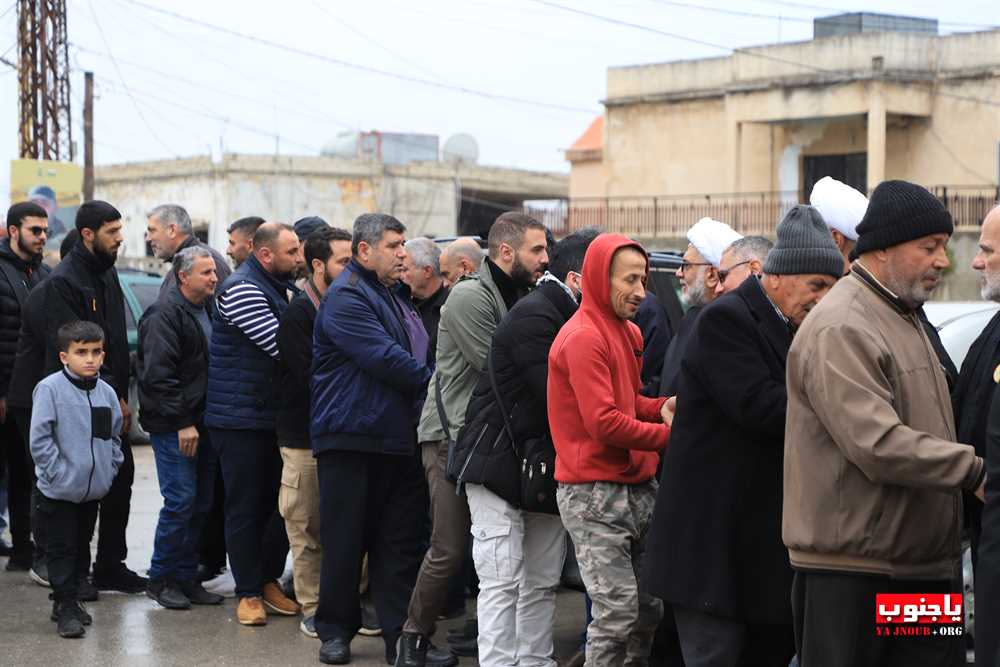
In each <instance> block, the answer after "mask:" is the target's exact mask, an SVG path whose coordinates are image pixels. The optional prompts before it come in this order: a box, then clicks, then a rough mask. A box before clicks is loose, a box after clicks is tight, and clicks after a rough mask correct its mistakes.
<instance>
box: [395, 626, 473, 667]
mask: <svg viewBox="0 0 1000 667" xmlns="http://www.w3.org/2000/svg"><path fill="white" fill-rule="evenodd" d="M387 661H388V656H387ZM390 664H395V666H396V667H455V665H457V664H458V658H456V657H455V656H453V655H452V654H451V651H448V650H446V649H440V648H438V647H436V646H434V644H433V643H431V641H430V640H429V639H427V638H426V637H424V636H423V635H421V634H419V633H417V632H406V631H404V632H403V634H402V635H400V637H399V640H398V642H397V643H396V659H395V661H394V662H393V663H390Z"/></svg>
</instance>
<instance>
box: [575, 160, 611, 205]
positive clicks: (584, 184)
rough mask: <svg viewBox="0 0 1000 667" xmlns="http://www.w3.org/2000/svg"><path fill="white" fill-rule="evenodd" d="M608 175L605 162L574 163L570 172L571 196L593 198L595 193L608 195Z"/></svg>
mask: <svg viewBox="0 0 1000 667" xmlns="http://www.w3.org/2000/svg"><path fill="white" fill-rule="evenodd" d="M607 186H608V175H607V172H606V171H605V169H604V162H603V160H579V161H575V162H573V168H572V169H570V172H569V196H570V199H572V198H574V197H593V196H594V193H600V194H599V196H604V195H605V194H606V193H607Z"/></svg>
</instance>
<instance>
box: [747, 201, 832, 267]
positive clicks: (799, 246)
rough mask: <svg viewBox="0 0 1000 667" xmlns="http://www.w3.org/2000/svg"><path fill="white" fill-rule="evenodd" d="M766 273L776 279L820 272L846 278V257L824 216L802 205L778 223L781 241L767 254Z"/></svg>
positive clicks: (779, 239) (810, 207) (793, 209)
mask: <svg viewBox="0 0 1000 667" xmlns="http://www.w3.org/2000/svg"><path fill="white" fill-rule="evenodd" d="M764 273H770V274H772V275H776V276H782V275H795V274H803V273H820V274H823V275H827V276H833V277H834V278H840V277H841V276H842V275H844V256H843V255H841V254H840V251H839V250H837V244H836V243H834V242H833V237H832V236H831V235H830V230H829V229H828V228H827V226H826V223H825V222H823V216H822V215H820V212H819V211H817V210H816V209H815V208H813V207H812V206H806V205H805V204H799V205H798V206H795V207H794V208H792V210H790V211H789V212H788V213H786V214H785V217H784V218H783V219H782V220H781V222H779V223H778V242H777V243H775V244H774V247H773V248H772V249H771V252H769V253H767V260H765V262H764Z"/></svg>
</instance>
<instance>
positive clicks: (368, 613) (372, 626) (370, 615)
mask: <svg viewBox="0 0 1000 667" xmlns="http://www.w3.org/2000/svg"><path fill="white" fill-rule="evenodd" d="M358 634H359V635H364V636H365V637H378V636H379V635H381V634H382V626H381V625H380V624H379V622H378V614H377V613H376V612H375V605H374V604H372V601H371V598H370V597H368V596H367V595H366V596H364V597H362V598H361V629H359V630H358ZM393 645H394V646H395V644H393Z"/></svg>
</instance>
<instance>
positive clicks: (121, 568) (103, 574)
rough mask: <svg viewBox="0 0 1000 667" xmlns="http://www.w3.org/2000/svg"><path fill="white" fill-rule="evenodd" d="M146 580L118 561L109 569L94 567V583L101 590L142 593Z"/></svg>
mask: <svg viewBox="0 0 1000 667" xmlns="http://www.w3.org/2000/svg"><path fill="white" fill-rule="evenodd" d="M147 583H148V580H147V579H146V577H140V576H139V575H138V574H136V573H135V572H133V571H132V570H130V569H128V568H127V567H125V563H119V564H118V565H117V566H116V567H114V568H113V569H111V570H103V569H101V570H99V569H97V568H96V567H95V568H94V585H95V586H97V588H98V590H102V591H118V592H120V593H130V594H133V595H134V594H136V593H142V592H144V591H145V590H146V585H147Z"/></svg>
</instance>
